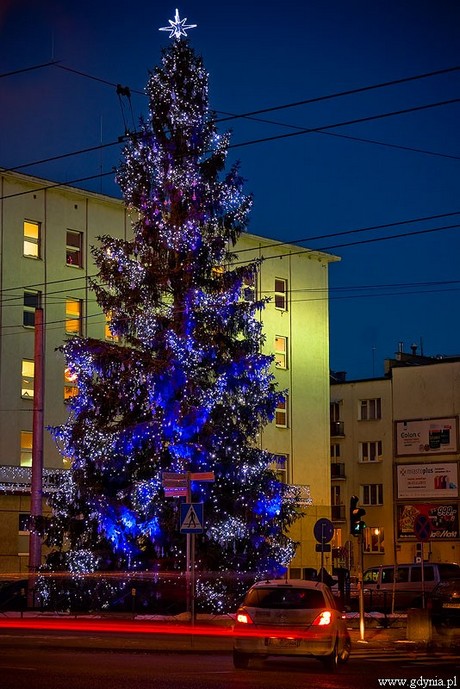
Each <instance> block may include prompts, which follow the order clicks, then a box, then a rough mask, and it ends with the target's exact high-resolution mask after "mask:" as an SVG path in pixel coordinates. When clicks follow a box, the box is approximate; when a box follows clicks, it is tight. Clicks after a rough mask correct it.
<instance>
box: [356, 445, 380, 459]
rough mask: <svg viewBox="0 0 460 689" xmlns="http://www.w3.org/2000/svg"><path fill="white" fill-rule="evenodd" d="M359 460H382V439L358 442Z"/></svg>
mask: <svg viewBox="0 0 460 689" xmlns="http://www.w3.org/2000/svg"><path fill="white" fill-rule="evenodd" d="M359 461H360V462H381V461H382V441H381V440H371V441H369V442H366V443H359Z"/></svg>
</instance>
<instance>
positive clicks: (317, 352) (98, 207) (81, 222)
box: [0, 172, 338, 572]
mask: <svg viewBox="0 0 460 689" xmlns="http://www.w3.org/2000/svg"><path fill="white" fill-rule="evenodd" d="M0 184H1V187H0V204H1V205H0V236H1V245H0V250H1V255H0V289H1V294H2V297H3V298H2V302H1V306H0V328H1V333H2V337H1V340H0V572H18V571H23V572H25V571H27V570H28V565H29V555H28V532H27V517H28V513H29V510H30V485H31V462H32V443H33V435H32V417H33V394H34V330H35V328H34V318H35V308H36V307H37V306H39V305H41V306H42V307H43V309H44V323H45V345H44V349H45V353H44V360H45V371H44V390H45V399H44V425H45V427H46V426H55V425H58V424H60V423H62V422H63V421H64V420H65V418H66V416H67V409H66V405H65V400H66V398H68V397H69V396H71V395H72V394H74V392H75V384H74V381H72V379H71V377H70V376H69V375H68V372H66V370H65V363H64V360H63V357H62V355H61V354H60V352H59V351H57V350H58V348H59V346H60V345H61V344H62V343H63V342H64V341H65V339H66V338H67V337H69V336H73V335H78V334H81V335H82V336H88V337H93V338H98V339H110V338H111V333H110V328H109V323H107V320H106V318H105V316H104V314H103V313H102V312H101V309H100V308H99V306H98V305H97V303H96V301H95V297H94V294H93V293H92V292H91V291H90V290H89V289H88V278H89V277H92V276H94V275H95V272H96V270H95V266H94V264H93V262H92V257H91V247H92V246H94V245H97V239H96V238H97V236H100V235H104V234H108V235H111V236H114V237H119V238H125V239H127V238H129V237H130V236H131V222H130V217H129V214H128V212H127V210H126V209H125V207H124V205H123V203H122V202H121V201H120V200H118V199H115V198H112V197H108V196H104V195H101V194H96V193H92V192H87V191H82V190H79V189H76V188H73V187H69V186H63V185H53V184H52V183H49V182H47V181H46V180H43V179H40V178H36V177H31V176H28V175H23V174H20V173H14V172H3V173H0ZM236 250H237V252H238V260H241V261H246V260H252V259H253V258H256V257H260V258H262V257H263V261H262V265H261V270H260V274H259V276H258V284H257V285H248V290H249V291H251V290H252V291H253V297H254V296H255V295H256V294H257V297H270V299H271V300H270V303H269V304H268V305H267V307H266V309H265V310H264V312H263V313H262V314H261V318H262V319H263V327H264V332H265V336H266V340H265V351H266V352H268V353H271V354H273V355H274V356H275V362H274V364H273V373H274V375H275V377H276V379H277V381H278V383H279V386H280V388H281V389H283V390H286V397H285V403H284V404H283V405H280V408H279V409H277V413H276V418H275V421H274V422H273V423H272V424H271V425H270V426H269V427H267V428H265V429H263V431H262V432H261V435H260V444H261V447H264V448H267V449H269V450H270V451H271V452H274V453H275V454H276V455H277V456H278V461H277V466H276V469H277V471H279V473H280V475H281V476H282V477H283V479H284V480H285V481H287V482H288V483H290V484H294V485H296V486H298V487H299V490H300V493H301V496H302V505H303V509H304V512H305V516H304V518H303V519H302V520H301V521H300V522H299V523H298V524H297V525H296V526H295V528H294V529H293V533H292V536H293V537H294V538H295V539H296V540H298V541H299V543H300V545H299V549H298V553H297V555H296V558H295V560H294V561H293V563H292V566H293V567H295V568H299V567H300V568H301V567H305V566H311V565H312V564H313V565H314V564H315V562H317V561H318V562H319V560H318V555H317V554H316V553H315V548H314V544H315V540H314V537H313V525H314V523H315V521H316V520H317V519H318V518H319V517H330V460H329V420H328V413H329V358H328V350H329V330H328V267H329V263H330V262H331V261H334V260H338V259H336V258H335V257H333V256H330V255H328V254H324V253H321V252H314V251H310V250H308V249H303V248H299V247H297V246H292V245H285V244H277V243H274V242H273V241H272V240H268V239H266V238H263V237H257V236H255V235H250V234H245V235H243V236H242V237H241V239H240V241H239V243H238V245H237V247H236ZM249 298H250V295H249ZM43 458H44V474H43V481H44V492H45V494H46V492H47V491H51V490H53V485H54V484H55V482H56V481H58V480H59V472H60V471H65V470H66V467H65V466H64V464H63V460H62V457H61V456H60V454H59V453H58V451H57V449H56V447H55V446H54V443H53V441H52V439H51V437H50V435H49V434H48V433H47V432H46V430H45V433H44V447H43Z"/></svg>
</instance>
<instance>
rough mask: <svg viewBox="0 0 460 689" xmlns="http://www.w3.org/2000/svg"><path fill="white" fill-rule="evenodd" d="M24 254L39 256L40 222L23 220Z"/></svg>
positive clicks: (31, 256) (30, 256) (29, 256)
mask: <svg viewBox="0 0 460 689" xmlns="http://www.w3.org/2000/svg"><path fill="white" fill-rule="evenodd" d="M24 256H27V258H40V223H39V222H34V221H33V220H24Z"/></svg>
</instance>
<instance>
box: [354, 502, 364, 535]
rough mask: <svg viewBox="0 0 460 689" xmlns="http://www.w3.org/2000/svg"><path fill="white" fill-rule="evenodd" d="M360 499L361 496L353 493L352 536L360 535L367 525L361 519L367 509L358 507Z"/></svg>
mask: <svg viewBox="0 0 460 689" xmlns="http://www.w3.org/2000/svg"><path fill="white" fill-rule="evenodd" d="M358 500H359V498H358V497H357V496H356V495H352V496H351V498H350V533H351V535H352V536H359V534H360V533H361V532H362V530H363V529H364V527H365V526H366V524H365V523H364V522H363V520H362V519H361V517H364V515H365V514H366V510H363V508H362V507H358Z"/></svg>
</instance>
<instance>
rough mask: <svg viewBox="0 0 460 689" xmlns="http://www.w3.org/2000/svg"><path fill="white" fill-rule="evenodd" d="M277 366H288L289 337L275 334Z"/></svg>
mask: <svg viewBox="0 0 460 689" xmlns="http://www.w3.org/2000/svg"><path fill="white" fill-rule="evenodd" d="M275 366H276V368H287V367H288V366H287V337H282V336H281V335H275Z"/></svg>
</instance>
